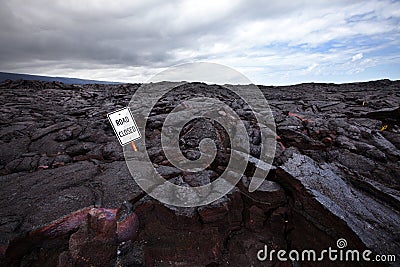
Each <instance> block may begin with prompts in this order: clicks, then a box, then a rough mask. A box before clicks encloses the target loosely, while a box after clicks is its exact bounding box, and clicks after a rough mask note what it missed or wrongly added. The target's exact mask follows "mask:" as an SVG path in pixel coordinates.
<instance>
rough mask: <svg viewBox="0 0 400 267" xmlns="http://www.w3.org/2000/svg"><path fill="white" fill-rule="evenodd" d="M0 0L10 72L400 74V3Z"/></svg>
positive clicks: (307, 77) (254, 76)
mask: <svg viewBox="0 0 400 267" xmlns="http://www.w3.org/2000/svg"><path fill="white" fill-rule="evenodd" d="M2 2H3V5H2V8H1V9H0V71H4V72H17V73H29V74H39V75H51V76H55V75H56V76H68V77H77V78H87V79H101V80H111V81H125V82H144V81H146V80H148V79H150V78H151V77H152V76H153V75H154V74H156V73H158V72H160V71H162V70H164V69H165V68H168V67H170V66H172V65H176V64H180V63H186V62H195V61H206V62H214V63H220V64H224V65H227V66H229V67H232V68H234V69H236V70H238V71H240V72H242V73H243V74H244V75H246V76H247V77H249V78H250V79H251V80H252V81H253V82H255V83H258V84H261V83H262V84H276V85H279V84H292V83H299V82H307V81H314V82H318V81H326V82H347V81H362V80H372V79H381V78H390V79H400V71H399V70H400V53H399V52H400V2H399V1H389V0H387V1H290V0H280V1H262V0H254V1H245V0H213V1H165V0H164V1H163V0H143V1H124V0H117V1H103V0H91V1H75V0H72V1H57V0H48V1H45V0H37V1H35V0H32V1H22V0H5V1H2Z"/></svg>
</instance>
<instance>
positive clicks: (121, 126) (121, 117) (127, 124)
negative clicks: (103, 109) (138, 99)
mask: <svg viewBox="0 0 400 267" xmlns="http://www.w3.org/2000/svg"><path fill="white" fill-rule="evenodd" d="M107 117H108V119H109V120H110V122H111V125H112V127H113V129H114V132H115V134H116V135H117V137H118V140H119V142H120V143H121V145H122V146H123V145H126V144H129V143H130V142H132V141H135V140H137V139H139V138H140V137H141V135H140V132H139V128H138V127H137V125H136V122H135V119H134V118H133V116H132V113H131V110H130V109H129V108H122V109H119V110H117V111H114V112H111V113H108V114H107Z"/></svg>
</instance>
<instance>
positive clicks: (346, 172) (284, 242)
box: [0, 80, 400, 266]
mask: <svg viewBox="0 0 400 267" xmlns="http://www.w3.org/2000/svg"><path fill="white" fill-rule="evenodd" d="M139 86H140V84H121V85H98V84H92V85H66V84H62V83H58V82H38V81H8V82H6V83H3V84H0V104H1V105H0V109H1V112H0V151H1V154H0V174H1V176H0V190H1V193H0V204H1V207H2V208H1V210H0V248H1V249H0V252H1V255H2V256H1V259H0V265H4V266H73V265H76V266H85V265H88V266H90V265H93V266H99V265H106V266H107V265H108V266H228V265H229V266H292V264H293V265H294V266H317V265H318V264H317V263H318V262H317V263H313V262H301V261H300V262H296V263H291V262H279V261H278V260H277V259H276V257H275V258H274V259H273V260H272V261H264V262H260V261H258V259H257V252H258V251H259V250H260V249H263V248H264V245H267V246H268V249H275V250H279V249H285V250H287V251H289V250H292V249H296V250H298V251H301V250H302V249H315V250H316V251H317V252H318V251H321V250H323V249H327V248H328V247H333V248H337V247H336V241H337V240H338V239H339V238H344V239H346V241H347V247H346V248H348V249H359V250H360V251H361V250H364V249H370V250H371V251H373V253H374V254H386V255H387V254H393V255H396V257H397V262H391V263H381V265H382V266H385V265H393V266H398V265H399V260H400V239H399V236H400V214H399V212H400V209H399V207H400V205H399V203H400V182H399V177H400V163H399V162H400V161H399V158H400V126H399V124H400V120H399V110H400V107H399V103H400V82H399V81H388V80H381V81H374V82H365V83H351V84H341V85H336V84H313V83H312V84H301V85H295V86H285V87H266V86H260V89H261V90H262V91H263V93H264V95H265V97H266V98H267V99H268V101H269V105H270V107H271V109H272V111H273V114H274V118H275V122H276V130H277V143H276V155H275V159H274V164H273V167H272V169H271V171H270V173H269V174H268V179H267V180H266V181H264V183H263V184H262V185H261V186H260V188H258V190H257V191H255V192H253V193H249V192H248V191H247V187H248V185H249V179H250V178H251V175H252V173H253V172H254V168H256V166H257V167H258V168H265V166H267V165H266V164H267V163H263V162H259V161H258V160H257V158H258V156H259V153H260V137H259V134H260V133H259V129H258V128H257V127H256V125H255V124H254V116H253V115H252V113H251V110H250V109H249V107H248V106H247V105H246V103H244V102H243V101H237V100H232V101H231V102H229V101H230V100H229V97H230V96H229V94H228V93H227V91H226V89H224V88H223V87H220V86H216V85H213V86H211V85H209V86H207V85H205V84H200V83H191V84H186V85H184V86H183V87H182V88H181V90H180V91H179V92H176V93H175V94H173V93H172V94H170V95H167V96H166V97H165V98H164V99H162V100H161V101H159V103H158V104H157V105H156V106H155V107H154V109H153V111H152V113H151V114H150V117H149V118H148V121H147V128H146V134H145V137H144V138H145V139H146V146H147V151H148V154H149V157H150V159H151V160H152V162H153V165H154V167H155V169H156V170H157V172H158V173H160V174H161V175H162V176H163V177H164V178H166V179H169V180H170V181H172V182H174V183H177V184H180V185H185V186H198V185H203V184H207V183H209V182H211V181H213V180H215V179H217V178H218V176H219V175H220V174H221V173H222V172H223V171H224V170H225V167H226V165H227V162H228V161H229V153H230V152H231V153H237V154H239V155H240V153H242V152H241V151H231V149H230V144H229V142H227V141H226V140H227V135H229V133H227V132H226V131H224V129H223V128H221V127H220V126H219V125H218V124H216V123H215V122H214V121H212V120H195V121H193V122H192V123H191V124H189V125H187V126H185V128H184V129H183V130H182V132H181V136H180V137H179V138H180V139H181V141H180V147H181V150H182V153H183V154H184V155H185V156H186V157H187V158H189V159H196V158H198V157H199V150H198V145H199V142H200V141H201V139H202V138H205V137H207V138H211V139H213V140H214V141H215V143H216V147H217V150H218V151H217V155H216V158H215V160H214V161H213V163H212V164H210V166H209V167H208V168H207V169H206V170H205V171H203V172H200V173H197V174H193V173H185V172H182V171H181V170H179V169H177V168H175V167H174V166H172V165H171V164H170V163H169V162H168V160H167V159H166V158H165V155H164V153H163V151H162V148H161V146H160V139H159V137H160V130H161V127H162V123H163V120H164V118H165V116H166V114H167V113H169V112H170V111H171V110H172V109H173V108H174V107H175V106H176V105H177V104H179V101H181V99H182V96H183V97H184V98H185V97H190V96H191V95H193V93H194V92H196V93H195V94H198V91H199V90H200V89H202V90H203V91H202V92H205V93H206V94H208V96H212V97H216V98H221V99H223V98H226V99H227V101H228V102H229V103H230V104H232V107H233V109H234V110H235V112H236V113H237V114H238V115H239V116H240V119H241V120H243V121H245V122H246V124H245V125H246V127H247V130H248V134H249V137H250V140H251V144H250V151H251V157H250V159H249V165H248V168H247V169H246V172H245V174H244V175H243V177H242V179H241V181H240V182H239V183H238V184H237V185H236V187H235V189H234V190H232V191H231V192H230V193H229V194H228V195H226V196H224V197H223V198H221V199H219V200H218V201H215V202H213V203H211V204H209V205H207V206H202V207H198V208H176V207H173V206H168V205H164V204H161V203H160V202H158V201H156V200H154V199H152V198H151V197H149V196H146V194H145V193H144V192H143V191H142V190H141V189H140V188H139V187H138V186H137V184H136V183H135V181H134V179H133V178H132V176H131V174H130V173H129V171H128V168H127V166H126V163H125V159H124V155H123V151H122V147H121V146H120V145H119V143H118V141H117V139H116V137H115V135H114V133H113V131H112V127H111V125H110V124H109V122H108V120H107V117H106V114H107V113H108V112H111V111H114V110H116V109H118V108H122V107H125V106H127V105H128V104H129V101H130V99H131V97H132V94H133V93H134V92H135V91H136V90H137V88H138V87H139ZM161 86H162V84H161ZM227 87H229V86H227ZM204 88H206V90H205V89H204ZM207 88H208V89H207ZM210 88H211V89H210ZM143 104H144V105H145V104H146V102H145V101H144V103H143ZM177 112H185V110H180V111H177ZM220 114H222V113H220ZM138 153H140V152H138ZM133 161H134V162H133V163H134V164H135V166H137V172H136V174H135V175H138V177H139V178H140V177H143V178H145V177H146V176H148V175H150V174H149V173H148V170H147V169H144V168H143V167H142V165H143V164H141V161H140V157H138V158H136V159H133ZM232 171H234V170H232ZM90 207H96V208H99V207H102V208H105V209H117V208H120V209H126V208H128V209H129V210H132V209H133V210H134V212H135V213H136V215H137V217H138V219H139V221H140V227H139V232H138V237H137V239H136V241H126V242H122V243H116V242H115V240H116V238H117V237H115V231H116V230H115V229H116V227H117V226H116V224H115V223H112V224H104V223H103V221H102V219H99V218H103V217H101V216H100V217H99V216H97V215H96V216H97V217H96V216H94V215H91V216H89V217H87V219H86V220H85V222H84V223H82V224H81V225H80V226H79V225H78V226H77V227H73V229H72V228H71V229H72V230H71V231H67V232H62V234H57V233H56V234H55V235H54V237H53V238H39V237H38V235H35V233H37V232H38V231H40V230H41V229H51V227H52V226H54V224H55V223H56V222H57V220H59V218H65V217H63V216H66V217H67V218H69V217H68V216H71V214H73V215H74V214H76V212H77V211H80V210H82V209H83V210H85V209H89V210H90ZM95 210H96V209H95ZM74 212H75V213H74ZM120 216H122V215H120ZM122 217H123V216H122ZM43 227H44V228H43ZM49 227H50V228H49ZM35 229H36V230H35ZM63 230H65V228H64V229H63ZM21 238H22V239H21ZM24 238H25V239H24ZM18 240H23V241H24V242H22V243H23V245H21V242H20V243H18V242H17V241H18ZM19 246H20V247H19ZM15 251H19V252H18V253H13V252H15ZM99 255H100V256H99ZM104 258H106V259H107V261H108V260H109V262H105V261H104ZM319 264H321V263H319ZM323 264H324V266H339V265H340V264H345V265H346V266H369V265H368V264H367V263H365V262H345V263H341V262H330V261H328V260H325V261H324V262H323ZM371 266H378V265H377V263H376V262H374V263H373V264H371Z"/></svg>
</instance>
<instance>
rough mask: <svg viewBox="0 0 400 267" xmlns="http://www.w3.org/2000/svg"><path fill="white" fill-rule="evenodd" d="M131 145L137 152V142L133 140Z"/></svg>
mask: <svg viewBox="0 0 400 267" xmlns="http://www.w3.org/2000/svg"><path fill="white" fill-rule="evenodd" d="M131 146H132V149H133V151H135V152H137V147H136V144H135V142H133V141H132V142H131Z"/></svg>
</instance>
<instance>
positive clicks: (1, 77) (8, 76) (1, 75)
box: [0, 72, 119, 84]
mask: <svg viewBox="0 0 400 267" xmlns="http://www.w3.org/2000/svg"><path fill="white" fill-rule="evenodd" d="M5 80H12V81H15V80H35V81H46V82H54V81H56V82H62V83H65V84H90V83H97V84H119V82H108V81H96V80H84V79H78V78H68V77H49V76H40V75H30V74H19V73H7V72H0V83H1V82H3V81H5Z"/></svg>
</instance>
